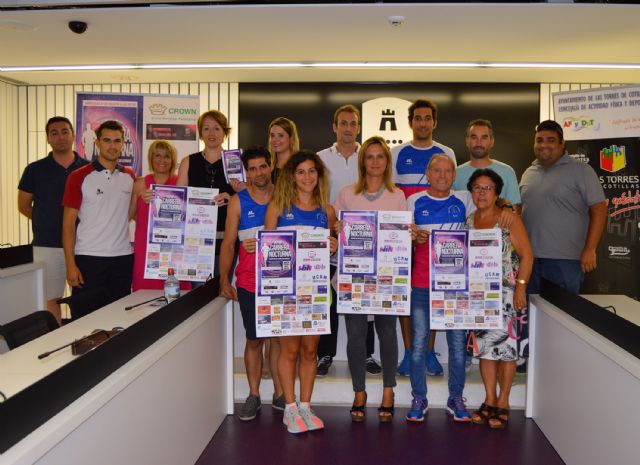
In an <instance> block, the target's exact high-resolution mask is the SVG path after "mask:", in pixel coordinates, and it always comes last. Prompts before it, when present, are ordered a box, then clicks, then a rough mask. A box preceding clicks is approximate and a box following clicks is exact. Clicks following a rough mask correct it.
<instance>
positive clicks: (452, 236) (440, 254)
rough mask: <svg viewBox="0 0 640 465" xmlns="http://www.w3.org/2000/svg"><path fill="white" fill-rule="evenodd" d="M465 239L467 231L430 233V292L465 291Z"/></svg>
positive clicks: (436, 231)
mask: <svg viewBox="0 0 640 465" xmlns="http://www.w3.org/2000/svg"><path fill="white" fill-rule="evenodd" d="M467 238H468V232H467V231H450V230H446V231H445V230H438V229H434V230H432V231H431V234H430V235H429V250H430V256H431V275H430V276H431V290H432V291H466V290H467V257H468V254H467Z"/></svg>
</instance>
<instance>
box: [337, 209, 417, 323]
mask: <svg viewBox="0 0 640 465" xmlns="http://www.w3.org/2000/svg"><path fill="white" fill-rule="evenodd" d="M340 221H342V225H343V228H342V232H341V233H340V236H339V237H338V264H339V267H338V280H337V281H338V282H337V285H338V289H337V294H338V305H337V309H338V313H363V314H373V315H401V316H408V315H410V313H411V222H412V216H411V212H407V211H381V212H378V211H341V212H340ZM347 226H348V227H347Z"/></svg>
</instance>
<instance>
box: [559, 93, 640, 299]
mask: <svg viewBox="0 0 640 465" xmlns="http://www.w3.org/2000/svg"><path fill="white" fill-rule="evenodd" d="M553 103H554V111H555V117H556V120H557V121H558V123H560V124H561V125H562V126H563V128H564V136H565V139H566V141H567V142H566V149H567V151H568V152H569V153H570V154H571V156H572V157H574V158H576V159H578V160H581V161H583V162H585V163H588V164H589V165H591V167H593V169H594V170H595V172H596V174H597V175H598V177H599V179H600V184H601V185H602V188H603V190H604V193H605V196H606V199H607V224H606V227H605V231H604V233H603V236H602V240H601V241H600V245H599V246H598V267H597V269H596V270H595V271H593V272H591V273H588V274H587V276H586V278H585V282H584V284H583V286H582V292H583V293H585V294H589V293H592V294H626V295H628V296H632V297H638V295H639V292H640V275H639V274H638V273H637V270H638V267H639V266H640V248H639V247H638V241H639V240H640V86H620V87H607V88H599V89H589V90H581V91H571V92H559V93H556V94H554V95H553Z"/></svg>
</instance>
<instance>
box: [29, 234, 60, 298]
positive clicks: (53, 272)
mask: <svg viewBox="0 0 640 465" xmlns="http://www.w3.org/2000/svg"><path fill="white" fill-rule="evenodd" d="M33 261H34V262H41V263H42V264H43V265H44V270H43V271H44V273H43V274H44V299H45V300H52V299H56V298H59V297H62V296H63V295H64V290H65V287H66V285H67V268H66V265H65V261H64V250H63V249H62V248H57V247H37V246H34V247H33Z"/></svg>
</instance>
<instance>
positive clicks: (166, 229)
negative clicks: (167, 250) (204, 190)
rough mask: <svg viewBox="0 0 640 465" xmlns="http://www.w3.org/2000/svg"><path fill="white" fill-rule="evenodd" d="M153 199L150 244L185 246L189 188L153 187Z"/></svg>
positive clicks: (150, 204) (150, 215) (150, 206)
mask: <svg viewBox="0 0 640 465" xmlns="http://www.w3.org/2000/svg"><path fill="white" fill-rule="evenodd" d="M151 190H152V191H153V198H152V199H151V201H150V202H149V230H148V231H149V240H148V242H149V243H150V244H180V245H183V244H184V228H185V220H186V213H187V208H186V205H187V188H186V187H181V186H161V185H157V184H152V185H151Z"/></svg>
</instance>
